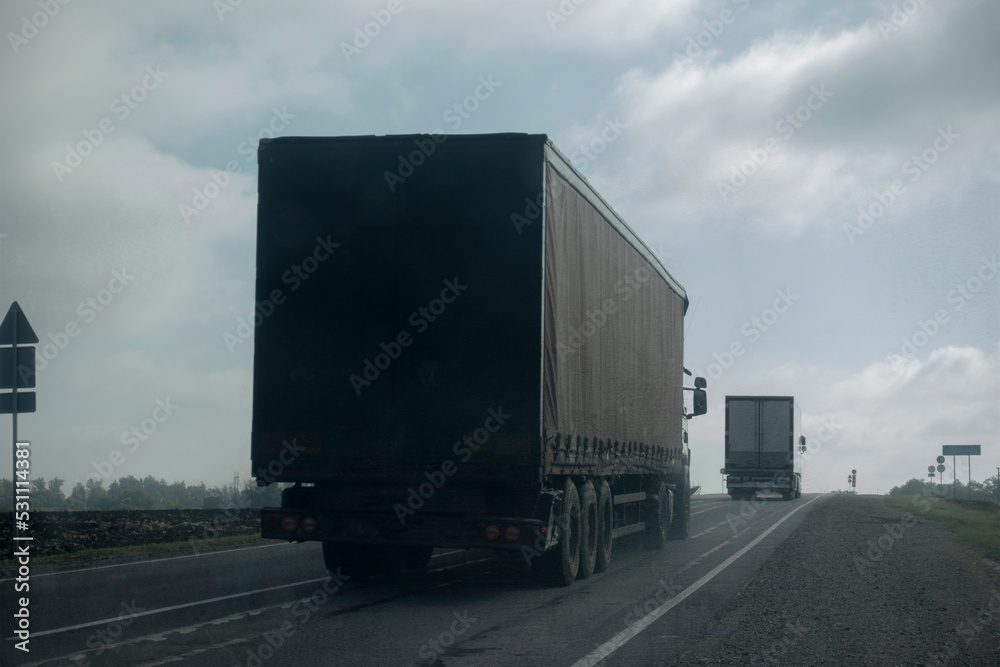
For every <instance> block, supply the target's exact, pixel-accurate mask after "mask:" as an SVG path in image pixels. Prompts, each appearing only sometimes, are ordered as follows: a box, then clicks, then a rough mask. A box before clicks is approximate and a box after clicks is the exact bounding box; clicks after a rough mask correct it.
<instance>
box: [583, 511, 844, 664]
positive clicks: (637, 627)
mask: <svg viewBox="0 0 1000 667" xmlns="http://www.w3.org/2000/svg"><path fill="white" fill-rule="evenodd" d="M826 495H827V494H826V493H822V494H820V495H818V496H816V497H815V498H813V499H811V500H809V501H808V502H805V503H803V504H801V505H799V506H798V507H796V508H795V509H793V510H792V511H791V512H789V513H788V514H786V515H785V516H783V517H781V518H780V519H778V521H777V522H776V523H775V524H774V525H773V526H771V527H770V528H768V529H767V530H765V531H764V532H763V533H761V534H760V535H758V536H757V537H755V538H754V539H753V540H752V541H751V542H750V544H748V545H746V546H745V547H743V548H742V549H740V550H739V551H737V552H736V553H734V554H733V555H732V556H730V557H729V558H727V559H726V560H724V561H722V562H721V563H719V564H718V565H716V566H715V567H714V568H713V569H712V570H711V571H710V572H709V573H708V574H706V575H704V576H703V577H702V578H701V579H699V580H698V581H696V582H694V583H693V584H691V585H690V586H688V587H687V588H685V589H684V590H683V591H681V592H680V593H678V594H677V595H676V596H674V597H672V598H671V599H669V600H667V601H666V602H664V603H663V604H662V605H660V606H659V607H657V608H656V609H654V610H653V611H651V612H649V613H648V614H646V615H645V616H643V617H642V618H640V619H639V620H638V621H636V622H635V623H633V624H632V625H630V626H628V627H627V628H625V629H624V630H622V631H621V632H619V633H618V634H617V635H615V636H614V637H612V638H611V639H609V640H608V641H606V642H604V643H603V644H601V645H600V646H598V647H597V648H596V649H594V650H593V651H591V652H590V653H588V654H587V655H585V656H584V657H582V658H580V659H579V660H577V661H576V662H574V663H573V666H572V667H592V666H593V665H596V664H597V663H599V662H601V661H602V660H604V659H605V658H607V657H608V656H610V655H611V654H612V653H614V652H615V651H617V650H618V649H620V648H621V647H622V646H624V645H625V644H626V643H628V642H629V641H630V640H631V639H633V638H634V637H635V636H636V635H638V634H639V633H640V632H642V631H643V630H645V629H646V628H648V627H649V626H650V625H652V624H653V622H654V621H656V620H657V619H658V618H660V617H661V616H663V615H664V614H666V613H667V612H668V611H670V610H671V609H673V608H674V607H676V606H677V605H679V604H680V603H681V602H683V601H684V600H686V599H687V598H688V597H690V596H691V595H692V594H693V593H694V592H695V591H697V590H698V589H699V588H701V587H702V586H704V585H705V584H707V583H708V582H710V581H711V580H712V579H714V578H715V577H716V576H717V575H718V574H719V573H720V572H722V571H723V570H725V569H726V568H727V567H729V566H730V565H732V564H733V563H735V562H736V561H737V560H739V559H740V558H741V557H742V556H743V555H744V554H746V553H747V552H748V551H750V550H751V549H753V548H754V547H755V546H757V545H758V544H760V543H761V542H762V541H763V540H764V538H765V537H767V536H768V535H770V534H771V533H772V532H774V530H775V529H777V527H778V526H780V525H781V524H783V523H784V522H785V521H787V520H788V519H790V518H791V517H792V515H793V514H795V513H796V512H798V511H799V510H800V509H803V508H805V507H808V506H809V505H811V504H812V503H814V502H816V501H817V500H819V499H820V498H823V497H825V496H826Z"/></svg>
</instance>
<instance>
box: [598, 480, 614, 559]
mask: <svg viewBox="0 0 1000 667" xmlns="http://www.w3.org/2000/svg"><path fill="white" fill-rule="evenodd" d="M614 527H615V507H614V500H613V499H612V497H611V487H610V486H609V485H608V482H607V480H603V479H602V480H601V484H600V487H599V488H598V491H597V558H596V559H595V560H594V572H604V571H605V570H606V569H608V566H609V565H611V544H612V542H613V540H612V539H611V531H612V530H614Z"/></svg>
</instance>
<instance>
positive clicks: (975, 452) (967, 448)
mask: <svg viewBox="0 0 1000 667" xmlns="http://www.w3.org/2000/svg"><path fill="white" fill-rule="evenodd" d="M941 454H943V455H944V456H951V465H952V468H953V469H952V471H951V488H952V497H953V498H958V482H957V481H956V476H957V474H958V471H957V470H955V469H954V467H955V457H956V456H966V457H968V459H969V499H970V500H971V499H972V457H973V456H980V455H981V454H982V445H941Z"/></svg>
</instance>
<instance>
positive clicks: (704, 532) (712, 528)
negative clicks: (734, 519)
mask: <svg viewBox="0 0 1000 667" xmlns="http://www.w3.org/2000/svg"><path fill="white" fill-rule="evenodd" d="M727 523H729V519H726V520H725V521H723V522H722V523H717V524H715V525H714V526H712V527H711V528H706V529H705V530H703V531H701V532H700V533H698V534H697V535H692V536H691V537H689V538H688V539H689V540H693V539H695V538H697V537H701V536H702V535H707V534H708V533H711V532H712V531H713V530H715V529H716V528H718V527H719V526H725V525H726V524H727Z"/></svg>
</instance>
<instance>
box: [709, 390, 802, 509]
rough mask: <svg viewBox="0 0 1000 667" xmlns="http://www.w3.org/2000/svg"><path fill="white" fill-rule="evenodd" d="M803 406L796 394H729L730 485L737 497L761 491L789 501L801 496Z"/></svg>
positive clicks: (727, 415) (727, 413) (731, 490)
mask: <svg viewBox="0 0 1000 667" xmlns="http://www.w3.org/2000/svg"><path fill="white" fill-rule="evenodd" d="M801 430H802V429H801V418H800V414H799V409H798V407H797V406H796V405H795V399H794V398H793V397H792V396H726V467H725V468H723V469H722V474H724V475H725V476H726V490H727V491H728V493H729V495H730V496H731V497H732V499H733V500H747V499H750V498H753V497H754V495H755V494H756V493H757V492H758V491H762V492H768V493H780V494H781V495H782V497H783V498H784V499H785V500H792V499H793V498H798V497H800V496H801V495H802V464H801V462H800V461H799V459H798V457H797V456H796V451H795V450H796V444H798V448H799V451H800V452H801V451H804V450H805V444H806V439H805V436H802V435H799V433H801Z"/></svg>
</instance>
